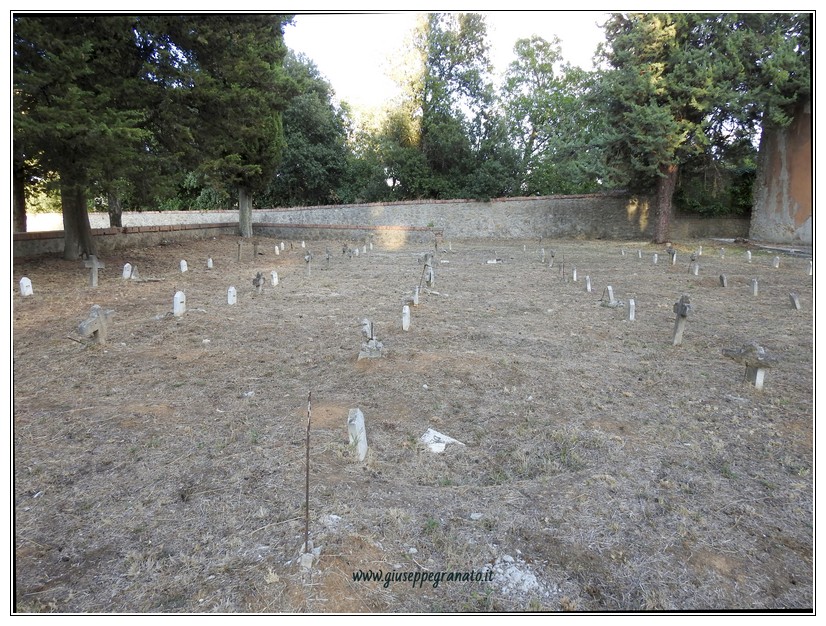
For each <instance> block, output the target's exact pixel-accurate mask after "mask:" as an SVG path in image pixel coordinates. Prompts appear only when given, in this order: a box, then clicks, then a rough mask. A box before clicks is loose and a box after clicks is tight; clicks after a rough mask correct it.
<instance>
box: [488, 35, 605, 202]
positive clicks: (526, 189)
mask: <svg viewBox="0 0 826 626" xmlns="http://www.w3.org/2000/svg"><path fill="white" fill-rule="evenodd" d="M514 52H515V54H516V59H515V60H514V61H513V62H512V63H511V64H510V66H509V67H508V70H507V73H506V75H505V83H504V85H503V88H502V94H501V99H502V106H503V108H504V111H505V117H506V118H507V123H508V127H509V129H508V130H509V135H510V138H511V141H512V143H513V145H514V147H515V149H516V151H517V152H518V153H519V166H518V171H519V173H518V178H519V181H518V184H517V192H519V193H521V194H524V195H548V194H554V193H586V192H590V191H595V190H596V189H598V183H597V172H598V163H599V161H598V158H597V154H598V151H597V150H596V149H595V143H596V141H595V139H596V137H597V136H598V134H599V133H600V132H601V126H602V125H601V120H602V116H601V115H599V111H598V110H594V108H593V107H591V106H589V101H588V100H587V99H586V98H585V97H584V96H585V95H586V94H588V93H589V91H590V90H591V89H592V83H593V81H594V75H593V74H592V73H590V72H585V71H584V70H582V69H580V68H578V67H572V66H571V65H569V64H564V63H563V59H562V52H561V49H560V41H559V39H558V38H556V37H555V38H554V39H553V40H551V41H546V40H545V39H543V38H541V37H538V36H534V37H531V38H529V39H520V40H518V41H517V42H516V44H515V46H514Z"/></svg>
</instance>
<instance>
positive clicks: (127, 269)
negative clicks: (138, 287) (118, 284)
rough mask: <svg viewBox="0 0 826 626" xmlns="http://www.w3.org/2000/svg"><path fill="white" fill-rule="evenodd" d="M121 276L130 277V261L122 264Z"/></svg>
mask: <svg viewBox="0 0 826 626" xmlns="http://www.w3.org/2000/svg"><path fill="white" fill-rule="evenodd" d="M123 277H124V278H125V279H129V278H132V264H131V263H127V264H126V265H124V266H123Z"/></svg>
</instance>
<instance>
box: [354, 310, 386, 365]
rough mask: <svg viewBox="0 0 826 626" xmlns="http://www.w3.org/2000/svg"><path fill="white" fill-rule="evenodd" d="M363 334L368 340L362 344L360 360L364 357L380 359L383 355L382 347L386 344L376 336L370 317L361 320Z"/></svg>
mask: <svg viewBox="0 0 826 626" xmlns="http://www.w3.org/2000/svg"><path fill="white" fill-rule="evenodd" d="M361 334H362V335H363V336H364V338H365V339H366V340H367V341H363V342H362V344H361V351H360V352H359V356H358V360H359V361H361V360H362V359H378V358H381V356H382V352H381V351H382V348H384V345H383V344H382V342H381V341H379V340H378V339H377V338H376V335H375V332H374V329H373V322H371V321H370V320H368V319H366V318H365V319H363V320H362V321H361Z"/></svg>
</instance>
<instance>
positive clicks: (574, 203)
mask: <svg viewBox="0 0 826 626" xmlns="http://www.w3.org/2000/svg"><path fill="white" fill-rule="evenodd" d="M648 214H649V208H648V204H647V202H646V201H645V200H644V199H641V200H638V199H636V198H633V197H628V196H624V195H621V194H602V195H601V194H589V195H578V196H543V197H536V198H502V199H494V200H491V201H489V202H482V201H475V200H416V201H409V202H393V203H383V202H376V203H362V204H351V205H325V206H317V207H288V208H271V209H256V210H254V211H253V234H254V235H256V236H262V237H276V238H282V239H308V240H313V239H327V240H330V239H339V240H345V241H364V240H365V238H366V237H367V236H369V235H372V238H373V241H375V242H376V243H377V244H380V245H381V244H383V243H386V244H393V245H398V244H400V243H405V242H433V241H434V240H436V238H437V237H438V238H441V237H444V238H445V239H447V240H461V239H530V238H536V237H543V238H547V239H554V238H559V239H576V238H581V239H615V240H634V239H635V240H649V239H650V238H651V227H652V224H651V222H652V220H651V219H650V218H649V215H648ZM89 217H90V221H91V224H92V226H93V227H94V226H98V228H93V229H92V233H93V236H94V237H95V238H96V242H97V245H98V248H99V251H100V252H102V253H106V252H110V251H112V250H117V249H120V248H128V247H132V246H151V245H157V244H158V243H160V242H161V241H163V240H164V239H167V240H169V239H191V238H203V237H214V236H217V235H237V234H238V211H237V210H217V211H151V212H140V213H131V212H128V213H124V214H123V221H124V224H126V226H124V227H123V228H107V227H105V226H106V225H108V215H107V214H105V213H92V214H90V216H89ZM748 228H749V220H748V219H730V218H729V219H702V218H684V217H680V216H677V217H675V219H674V221H673V227H672V237H673V239H674V240H675V241H679V240H684V239H690V238H703V237H727V238H734V237H748ZM13 239H14V241H13V243H14V257H30V256H38V255H43V254H62V252H63V231H62V230H61V231H47V232H31V233H15V234H14V237H13Z"/></svg>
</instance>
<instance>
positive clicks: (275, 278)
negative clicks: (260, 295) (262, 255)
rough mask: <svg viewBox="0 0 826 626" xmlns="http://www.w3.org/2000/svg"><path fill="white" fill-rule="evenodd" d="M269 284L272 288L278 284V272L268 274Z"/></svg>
mask: <svg viewBox="0 0 826 626" xmlns="http://www.w3.org/2000/svg"><path fill="white" fill-rule="evenodd" d="M270 282H271V283H272V286H273V287H275V286H276V285H277V284H278V272H276V271H274V270H273V271H272V272H270Z"/></svg>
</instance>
